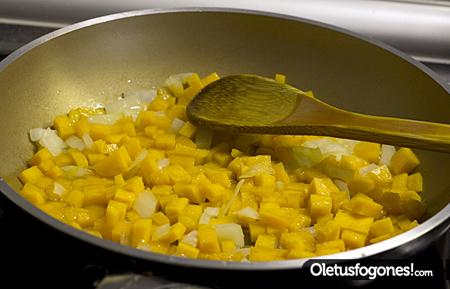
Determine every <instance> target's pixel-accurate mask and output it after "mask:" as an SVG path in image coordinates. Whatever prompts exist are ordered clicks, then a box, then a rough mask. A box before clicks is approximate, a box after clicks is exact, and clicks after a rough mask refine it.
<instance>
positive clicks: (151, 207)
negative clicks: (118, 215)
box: [133, 189, 158, 218]
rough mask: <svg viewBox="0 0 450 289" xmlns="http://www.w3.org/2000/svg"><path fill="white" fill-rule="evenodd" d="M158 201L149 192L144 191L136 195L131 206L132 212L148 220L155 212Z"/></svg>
mask: <svg viewBox="0 0 450 289" xmlns="http://www.w3.org/2000/svg"><path fill="white" fill-rule="evenodd" d="M157 204H158V201H157V200H156V197H155V195H153V193H152V192H151V191H150V190H148V189H147V190H145V191H143V192H141V193H140V194H138V196H137V197H136V200H135V202H134V204H133V208H134V210H135V211H136V212H137V213H138V214H139V216H140V217H141V218H149V217H150V216H151V215H153V213H155V211H156V206H157Z"/></svg>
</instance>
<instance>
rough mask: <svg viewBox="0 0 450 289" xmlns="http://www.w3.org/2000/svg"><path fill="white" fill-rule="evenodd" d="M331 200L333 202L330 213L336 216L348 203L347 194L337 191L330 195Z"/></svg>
mask: <svg viewBox="0 0 450 289" xmlns="http://www.w3.org/2000/svg"><path fill="white" fill-rule="evenodd" d="M331 199H332V200H333V208H332V210H331V211H332V213H333V214H336V212H337V211H338V210H339V209H341V208H342V207H343V206H345V205H346V204H347V203H348V202H349V195H348V192H344V191H338V192H334V193H333V194H331Z"/></svg>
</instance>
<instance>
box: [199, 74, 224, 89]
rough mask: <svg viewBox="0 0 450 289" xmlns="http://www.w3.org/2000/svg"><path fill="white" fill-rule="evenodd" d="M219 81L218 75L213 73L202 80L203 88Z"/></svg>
mask: <svg viewBox="0 0 450 289" xmlns="http://www.w3.org/2000/svg"><path fill="white" fill-rule="evenodd" d="M218 79H220V77H219V75H218V74H217V73H216V72H213V73H211V74H209V75H207V76H205V77H203V78H202V84H203V86H207V85H208V84H210V83H212V82H214V81H216V80H218Z"/></svg>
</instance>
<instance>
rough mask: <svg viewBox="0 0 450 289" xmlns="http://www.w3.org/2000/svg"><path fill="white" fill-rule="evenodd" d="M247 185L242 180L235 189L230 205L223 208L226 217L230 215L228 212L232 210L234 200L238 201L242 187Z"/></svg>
mask: <svg viewBox="0 0 450 289" xmlns="http://www.w3.org/2000/svg"><path fill="white" fill-rule="evenodd" d="M244 183H245V180H240V181H239V182H238V183H237V184H236V187H234V192H233V196H232V197H231V199H230V200H229V201H228V203H227V204H226V205H225V206H223V207H222V214H224V215H226V214H228V210H229V209H230V207H231V205H232V204H233V202H234V200H235V199H236V197H237V195H238V194H239V191H240V190H241V187H242V185H243V184H244Z"/></svg>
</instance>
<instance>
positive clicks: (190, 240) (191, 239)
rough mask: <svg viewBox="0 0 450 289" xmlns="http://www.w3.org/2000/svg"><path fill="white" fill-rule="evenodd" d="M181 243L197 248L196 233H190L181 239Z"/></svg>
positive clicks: (194, 231) (195, 231)
mask: <svg viewBox="0 0 450 289" xmlns="http://www.w3.org/2000/svg"><path fill="white" fill-rule="evenodd" d="M181 242H183V243H186V244H188V245H191V246H192V247H194V248H195V247H197V242H198V231H197V230H193V231H190V232H189V233H187V234H186V235H185V236H184V237H183V239H181Z"/></svg>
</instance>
